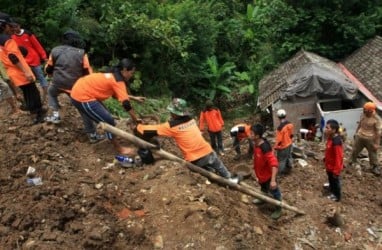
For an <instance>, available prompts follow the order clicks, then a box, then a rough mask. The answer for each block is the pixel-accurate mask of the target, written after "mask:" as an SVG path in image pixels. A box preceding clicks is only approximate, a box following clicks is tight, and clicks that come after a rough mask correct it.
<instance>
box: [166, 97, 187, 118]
mask: <svg viewBox="0 0 382 250" xmlns="http://www.w3.org/2000/svg"><path fill="white" fill-rule="evenodd" d="M167 110H168V111H170V112H171V113H173V114H175V115H178V116H187V115H191V114H190V111H189V110H188V108H187V102H186V101H185V100H183V99H181V98H174V99H172V102H171V103H170V104H169V105H168V106H167Z"/></svg>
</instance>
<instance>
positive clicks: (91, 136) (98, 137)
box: [88, 133, 106, 143]
mask: <svg viewBox="0 0 382 250" xmlns="http://www.w3.org/2000/svg"><path fill="white" fill-rule="evenodd" d="M88 137H89V141H90V143H97V142H99V141H102V140H104V139H105V138H106V136H105V135H104V134H97V133H89V134H88Z"/></svg>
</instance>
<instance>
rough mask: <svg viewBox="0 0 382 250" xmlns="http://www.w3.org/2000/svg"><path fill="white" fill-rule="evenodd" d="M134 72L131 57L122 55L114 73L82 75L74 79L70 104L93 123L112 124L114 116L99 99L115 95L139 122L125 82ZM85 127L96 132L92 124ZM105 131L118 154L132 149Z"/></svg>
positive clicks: (135, 120) (130, 152)
mask: <svg viewBox="0 0 382 250" xmlns="http://www.w3.org/2000/svg"><path fill="white" fill-rule="evenodd" d="M134 72H135V64H134V63H133V62H132V61H131V60H130V59H127V58H124V59H122V60H121V61H120V63H119V65H118V71H114V72H113V73H93V74H90V75H87V76H84V77H81V78H80V79H78V80H77V81H76V83H75V84H74V86H73V88H72V91H71V93H70V97H71V98H72V103H73V105H74V106H75V107H76V108H77V109H78V111H79V112H80V113H81V115H82V116H86V117H88V119H91V120H92V121H94V122H96V123H99V122H105V123H108V124H110V125H112V126H115V125H116V124H115V120H114V118H113V116H112V115H111V114H110V112H109V111H108V110H107V109H106V108H105V106H104V105H103V103H102V101H104V100H106V99H108V98H110V97H114V98H116V99H118V101H119V102H120V103H121V104H122V106H123V108H124V109H125V110H126V111H127V112H129V114H130V117H131V118H132V119H133V121H134V122H135V123H138V122H140V120H139V119H138V118H137V117H136V115H135V111H134V109H133V107H132V106H131V103H130V97H129V95H128V94H127V89H126V82H127V81H128V80H129V79H130V78H131V77H132V76H133V74H134ZM136 98H137V97H136ZM144 99H145V98H144V97H139V99H136V100H138V101H144ZM88 129H89V131H90V130H93V131H91V133H95V132H96V127H95V126H94V125H93V126H92V127H89V128H88ZM106 135H107V138H108V139H109V140H110V141H111V143H112V144H113V146H114V148H115V149H116V150H117V151H118V152H119V153H120V154H124V155H132V154H133V153H134V152H133V149H132V148H129V147H123V146H121V145H120V144H119V142H118V141H117V138H116V137H115V136H113V135H112V134H111V133H109V132H107V133H106Z"/></svg>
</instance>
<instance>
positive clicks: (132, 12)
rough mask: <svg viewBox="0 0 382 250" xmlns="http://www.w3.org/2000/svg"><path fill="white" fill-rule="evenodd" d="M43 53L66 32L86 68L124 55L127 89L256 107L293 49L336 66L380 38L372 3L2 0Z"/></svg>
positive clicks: (379, 19) (378, 7)
mask: <svg viewBox="0 0 382 250" xmlns="http://www.w3.org/2000/svg"><path fill="white" fill-rule="evenodd" d="M0 10H1V11H3V12H7V13H9V14H11V15H12V16H14V17H16V18H17V19H18V21H19V22H20V23H21V24H22V26H23V27H24V28H27V29H30V30H32V31H33V32H34V33H36V34H37V35H38V37H39V38H40V40H41V41H42V43H43V44H44V45H45V47H46V49H47V50H48V51H49V50H50V49H51V48H52V47H54V46H56V45H57V44H58V43H59V42H60V37H61V34H62V33H63V32H64V31H65V30H67V29H68V28H73V29H76V30H78V31H79V32H80V33H81V35H82V36H83V37H84V39H85V40H86V41H87V49H88V53H89V55H90V59H91V62H92V64H93V65H94V66H95V67H101V66H103V65H108V64H110V63H115V61H116V60H118V58H121V57H132V58H134V59H135V61H136V62H137V65H138V70H139V71H140V72H139V73H138V74H137V75H136V78H135V81H134V82H133V83H132V89H133V91H139V93H141V94H144V95H147V96H167V97H168V96H171V95H176V96H181V97H184V98H187V99H188V100H192V101H194V103H195V104H196V103H202V102H204V100H205V99H207V98H212V99H217V100H220V101H221V102H226V104H227V103H228V102H227V100H228V101H230V100H231V99H232V98H235V97H237V96H238V95H240V94H244V95H245V96H247V97H250V98H249V100H250V101H251V102H252V103H255V101H256V97H257V85H258V82H259V80H260V79H261V78H262V77H263V76H264V74H265V73H267V72H269V71H270V70H272V69H273V68H274V67H275V66H277V65H278V64H280V63H281V62H283V61H285V60H286V59H288V58H289V57H290V56H292V55H293V54H294V53H296V52H297V51H298V50H300V49H305V50H308V51H312V52H316V53H318V54H320V55H322V56H325V57H327V58H330V59H333V60H341V59H342V58H344V57H346V56H347V55H349V54H350V53H351V52H353V51H354V50H355V49H357V48H359V47H360V46H362V45H363V44H364V43H365V41H367V40H368V39H370V38H372V37H374V36H376V35H381V34H382V25H381V24H382V2H381V1H380V0H363V1H359V0H253V1H248V0H247V1H244V0H241V1H240V0H130V1H126V0H102V1H100V0H64V1H56V0H18V1H11V0H2V1H1V3H0Z"/></svg>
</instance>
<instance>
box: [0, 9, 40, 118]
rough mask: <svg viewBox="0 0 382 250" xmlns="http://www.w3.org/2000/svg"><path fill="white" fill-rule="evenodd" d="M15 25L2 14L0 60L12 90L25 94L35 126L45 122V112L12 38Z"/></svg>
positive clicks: (27, 106) (0, 17) (30, 75)
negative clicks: (16, 88)
mask: <svg viewBox="0 0 382 250" xmlns="http://www.w3.org/2000/svg"><path fill="white" fill-rule="evenodd" d="M13 23H14V21H13V20H12V18H11V17H10V16H9V15H8V14H6V13H1V12H0V60H1V61H2V63H3V65H4V68H5V69H6V71H7V74H8V77H9V79H10V84H11V88H14V87H19V88H20V89H21V91H22V92H23V96H24V101H25V104H26V108H27V110H28V111H29V112H30V113H31V114H32V115H34V116H35V117H34V120H33V124H37V123H41V122H43V121H44V114H45V110H44V109H43V108H42V103H41V97H40V92H39V91H38V89H37V87H36V84H35V77H34V75H33V73H32V70H31V69H30V67H29V65H28V64H27V62H26V61H25V59H24V57H23V55H22V54H21V52H20V49H19V47H18V45H17V43H16V42H15V41H14V40H13V39H12V38H11V36H10V35H11V34H12V32H13V29H12V24H13Z"/></svg>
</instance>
